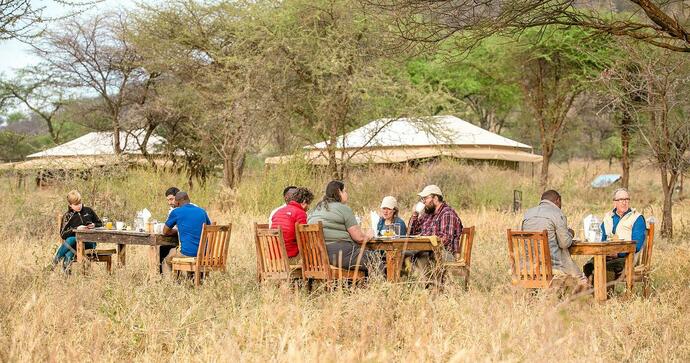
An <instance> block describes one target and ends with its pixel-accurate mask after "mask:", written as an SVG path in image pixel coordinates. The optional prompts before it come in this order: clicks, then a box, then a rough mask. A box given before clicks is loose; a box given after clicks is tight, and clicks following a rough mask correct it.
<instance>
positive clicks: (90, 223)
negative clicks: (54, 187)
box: [53, 190, 103, 271]
mask: <svg viewBox="0 0 690 363" xmlns="http://www.w3.org/2000/svg"><path fill="white" fill-rule="evenodd" d="M67 204H68V206H67V212H66V213H65V214H64V215H63V216H62V219H61V222H60V237H61V238H62V239H63V242H62V245H60V247H59V248H58V250H57V252H56V253H55V257H53V267H54V266H56V265H57V264H58V263H59V262H60V260H62V261H63V270H65V271H68V270H69V266H70V264H71V263H72V261H74V257H75V256H76V253H77V251H76V248H77V238H76V237H75V233H74V230H75V229H85V228H89V229H91V228H95V227H103V222H101V220H100V218H98V215H96V212H94V211H93V209H91V208H89V207H86V206H84V204H82V201H81V194H79V192H78V191H76V190H72V191H70V192H69V193H67ZM84 248H85V249H91V248H96V244H95V243H93V242H85V243H84Z"/></svg>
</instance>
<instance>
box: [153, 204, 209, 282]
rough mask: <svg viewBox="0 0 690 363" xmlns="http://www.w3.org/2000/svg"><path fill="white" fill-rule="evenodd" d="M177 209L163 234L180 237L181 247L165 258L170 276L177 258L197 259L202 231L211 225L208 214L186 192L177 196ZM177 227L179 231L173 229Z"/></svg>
mask: <svg viewBox="0 0 690 363" xmlns="http://www.w3.org/2000/svg"><path fill="white" fill-rule="evenodd" d="M175 206H176V208H175V209H173V210H172V211H170V215H168V220H167V221H165V226H164V227H163V234H164V235H166V236H174V235H175V234H177V235H178V237H179V240H180V247H179V248H178V249H175V250H171V251H170V253H168V255H167V256H166V257H165V260H164V262H165V263H164V264H163V272H164V273H166V274H169V273H170V272H171V271H172V259H173V258H175V257H196V254H197V251H198V250H199V241H200V240H201V230H202V228H203V226H204V224H211V220H210V219H209V218H208V214H206V211H205V210H203V209H202V208H199V207H197V206H196V205H194V204H192V203H191V201H190V200H189V195H188V194H187V193H186V192H177V194H175ZM175 226H177V230H175V229H173V227H175Z"/></svg>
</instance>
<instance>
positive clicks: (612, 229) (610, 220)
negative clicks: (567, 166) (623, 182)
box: [582, 188, 647, 278]
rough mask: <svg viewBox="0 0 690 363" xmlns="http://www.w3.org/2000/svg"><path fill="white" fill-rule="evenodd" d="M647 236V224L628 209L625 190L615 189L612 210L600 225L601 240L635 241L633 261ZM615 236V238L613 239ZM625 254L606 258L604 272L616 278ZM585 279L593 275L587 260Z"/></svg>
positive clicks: (642, 218) (590, 261)
mask: <svg viewBox="0 0 690 363" xmlns="http://www.w3.org/2000/svg"><path fill="white" fill-rule="evenodd" d="M646 234H647V223H646V222H645V220H644V217H643V216H642V214H640V213H638V212H637V211H636V210H634V209H632V208H630V194H629V193H628V190H627V189H625V188H619V189H616V191H615V192H613V210H612V211H610V212H608V213H606V215H605V216H604V222H603V223H602V224H601V240H602V241H606V240H608V239H619V240H624V241H635V244H636V245H635V261H637V254H638V252H640V251H641V250H642V247H643V246H644V242H645V237H646ZM613 236H615V237H613ZM626 255H627V253H619V254H618V255H614V256H607V257H606V271H611V272H613V273H614V275H615V278H618V277H619V276H620V275H621V273H622V272H623V269H624V268H625V256H626ZM582 269H583V270H584V272H585V275H587V277H589V276H592V274H593V273H594V261H593V260H589V262H587V263H586V264H585V265H584V267H583V268H582Z"/></svg>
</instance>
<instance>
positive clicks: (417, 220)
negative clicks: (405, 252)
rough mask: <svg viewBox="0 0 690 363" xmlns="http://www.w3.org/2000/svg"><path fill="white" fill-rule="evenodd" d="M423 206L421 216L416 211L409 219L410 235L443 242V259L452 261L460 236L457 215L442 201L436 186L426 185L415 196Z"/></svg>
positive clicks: (460, 229)
mask: <svg viewBox="0 0 690 363" xmlns="http://www.w3.org/2000/svg"><path fill="white" fill-rule="evenodd" d="M417 195H419V198H420V201H421V202H422V203H423V204H424V210H423V212H424V213H423V214H422V215H420V214H419V212H418V211H416V210H415V211H414V212H413V213H412V217H411V218H410V223H409V225H410V235H422V236H436V237H438V238H439V240H441V242H443V246H444V247H445V248H444V251H445V252H447V253H444V259H446V260H448V261H453V260H454V257H453V256H454V254H455V252H457V251H456V250H457V247H458V240H459V239H460V236H461V235H462V221H460V217H458V214H457V213H456V212H455V210H453V208H451V207H450V206H449V205H448V203H446V202H445V201H444V200H443V192H441V188H439V187H438V186H436V185H433V184H431V185H427V186H426V187H424V189H423V190H422V191H421V192H420V193H419V194H417Z"/></svg>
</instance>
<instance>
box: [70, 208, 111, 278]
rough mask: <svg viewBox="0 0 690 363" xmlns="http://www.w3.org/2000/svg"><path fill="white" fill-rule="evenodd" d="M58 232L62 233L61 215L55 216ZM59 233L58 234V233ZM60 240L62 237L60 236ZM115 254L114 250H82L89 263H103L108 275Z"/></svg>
mask: <svg viewBox="0 0 690 363" xmlns="http://www.w3.org/2000/svg"><path fill="white" fill-rule="evenodd" d="M57 221H58V223H57V225H58V226H59V227H58V231H62V214H60V213H58V214H57ZM58 233H59V232H58ZM60 239H62V236H60ZM116 253H117V250H116V249H114V248H89V249H87V250H84V256H85V257H86V258H87V259H88V260H89V262H105V269H106V270H107V271H108V273H112V272H113V255H115V254H116Z"/></svg>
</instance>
